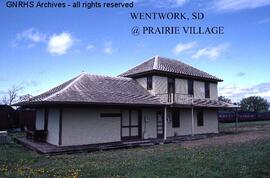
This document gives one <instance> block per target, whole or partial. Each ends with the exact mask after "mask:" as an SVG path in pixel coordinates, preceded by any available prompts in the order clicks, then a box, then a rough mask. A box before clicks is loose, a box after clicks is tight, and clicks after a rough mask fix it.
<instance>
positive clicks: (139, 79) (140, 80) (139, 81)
mask: <svg viewBox="0 0 270 178" xmlns="http://www.w3.org/2000/svg"><path fill="white" fill-rule="evenodd" d="M136 81H137V82H138V83H139V84H140V85H141V86H142V87H143V88H145V89H147V79H146V77H142V78H137V79H136Z"/></svg>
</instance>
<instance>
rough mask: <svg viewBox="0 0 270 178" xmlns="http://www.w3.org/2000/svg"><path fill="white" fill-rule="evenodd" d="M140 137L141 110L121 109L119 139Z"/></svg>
mask: <svg viewBox="0 0 270 178" xmlns="http://www.w3.org/2000/svg"><path fill="white" fill-rule="evenodd" d="M140 138H141V112H140V111H138V110H123V111H122V119H121V140H133V139H140Z"/></svg>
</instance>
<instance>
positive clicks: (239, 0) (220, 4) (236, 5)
mask: <svg viewBox="0 0 270 178" xmlns="http://www.w3.org/2000/svg"><path fill="white" fill-rule="evenodd" d="M267 5H270V1H269V0H219V1H213V7H212V8H213V9H217V10H223V11H237V10H242V9H254V8H258V7H262V6H267Z"/></svg>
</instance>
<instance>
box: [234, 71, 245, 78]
mask: <svg viewBox="0 0 270 178" xmlns="http://www.w3.org/2000/svg"><path fill="white" fill-rule="evenodd" d="M245 75H246V73H244V72H239V73H237V74H236V77H243V76H245Z"/></svg>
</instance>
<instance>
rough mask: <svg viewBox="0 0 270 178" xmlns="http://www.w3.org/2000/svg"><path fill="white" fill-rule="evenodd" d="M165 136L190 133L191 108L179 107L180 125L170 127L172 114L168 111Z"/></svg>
mask: <svg viewBox="0 0 270 178" xmlns="http://www.w3.org/2000/svg"><path fill="white" fill-rule="evenodd" d="M168 116H169V118H168V121H167V137H172V136H179V135H190V134H191V109H180V114H179V116H180V127H179V128H172V117H171V116H172V115H171V111H168Z"/></svg>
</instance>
